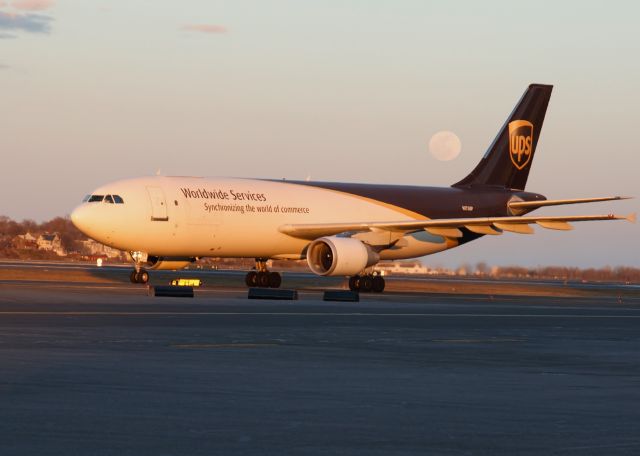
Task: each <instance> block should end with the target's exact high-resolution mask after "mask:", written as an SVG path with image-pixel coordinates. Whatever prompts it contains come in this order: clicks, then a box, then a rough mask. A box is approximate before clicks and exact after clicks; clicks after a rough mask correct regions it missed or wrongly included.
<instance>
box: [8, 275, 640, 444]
mask: <svg viewBox="0 0 640 456" xmlns="http://www.w3.org/2000/svg"><path fill="white" fill-rule="evenodd" d="M639 329H640V297H639V296H637V293H636V294H633V293H631V294H628V295H625V298H624V299H623V300H622V301H620V299H619V294H618V293H617V292H611V293H607V291H606V289H605V290H604V291H602V292H600V293H596V294H594V295H588V296H581V297H572V298H567V297H549V296H537V297H536V296H525V297H523V296H506V295H504V296H489V295H485V294H467V295H464V296H460V295H456V294H425V293H391V294H388V295H368V296H365V295H363V296H362V299H361V302H359V303H327V302H323V301H322V300H321V293H320V292H319V291H316V290H314V289H307V290H302V291H301V292H300V299H299V300H298V301H291V302H275V301H259V300H258V301H254V300H251V301H249V300H247V299H246V291H245V290H243V289H242V288H240V287H236V286H218V287H213V288H208V289H205V290H198V291H197V292H196V296H195V298H193V299H184V298H183V299H180V298H153V297H149V296H148V295H147V291H146V288H145V287H142V286H135V285H131V284H124V283H69V282H63V281H60V282H58V283H42V282H37V281H32V282H29V281H6V280H5V281H2V282H0V360H1V361H0V363H1V365H0V366H1V368H0V454H2V455H13V454H16V455H22V454H24V455H32V454H38V455H70V454H96V455H116V454H117V455H200V454H202V455H212V454H221V455H236V454H237V455H240V454H242V455H264V454H267V455H270V454H273V455H276V454H277V455H281V454H304V455H326V454H339V455H342V454H345V455H346V454H349V455H351V454H358V455H382V454H384V455H387V454H389V455H413V454H451V455H460V454H473V455H495V454H503V455H514V454H563V455H564V454H579V455H590V454H593V455H596V454H597V455H602V454H607V455H612V454H614V455H617V454H629V455H632V454H638V453H639V452H640V331H639Z"/></svg>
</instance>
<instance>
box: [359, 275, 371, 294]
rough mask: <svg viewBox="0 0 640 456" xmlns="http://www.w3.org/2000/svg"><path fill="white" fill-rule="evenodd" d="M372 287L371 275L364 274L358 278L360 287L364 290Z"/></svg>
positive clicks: (369, 289) (367, 290)
mask: <svg viewBox="0 0 640 456" xmlns="http://www.w3.org/2000/svg"><path fill="white" fill-rule="evenodd" d="M372 288H373V277H371V276H370V275H366V276H364V277H362V279H360V289H361V290H362V291H364V292H369V291H371V289H372Z"/></svg>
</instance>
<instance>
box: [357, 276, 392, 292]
mask: <svg viewBox="0 0 640 456" xmlns="http://www.w3.org/2000/svg"><path fill="white" fill-rule="evenodd" d="M384 286H385V283H384V278H383V277H382V276H381V275H380V274H364V275H354V276H351V277H349V289H350V290H351V291H363V292H365V293H368V292H370V291H373V292H375V293H382V292H383V291H384Z"/></svg>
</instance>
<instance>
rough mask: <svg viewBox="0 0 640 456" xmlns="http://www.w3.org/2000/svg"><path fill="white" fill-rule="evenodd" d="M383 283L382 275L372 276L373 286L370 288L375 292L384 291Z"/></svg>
mask: <svg viewBox="0 0 640 456" xmlns="http://www.w3.org/2000/svg"><path fill="white" fill-rule="evenodd" d="M384 285H385V283H384V278H383V277H382V276H379V275H376V276H373V286H372V288H371V289H372V290H373V291H375V292H376V293H382V292H383V291H384Z"/></svg>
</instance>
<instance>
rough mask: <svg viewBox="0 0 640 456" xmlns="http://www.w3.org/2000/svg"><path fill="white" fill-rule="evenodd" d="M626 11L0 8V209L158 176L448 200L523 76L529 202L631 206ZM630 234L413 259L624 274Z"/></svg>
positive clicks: (367, 5)
mask: <svg viewBox="0 0 640 456" xmlns="http://www.w3.org/2000/svg"><path fill="white" fill-rule="evenodd" d="M639 5H640V4H639V3H638V2H635V1H631V0H630V1H608V2H591V1H562V2H559V1H536V2H530V1H529V2H526V1H522V2H515V1H513V0H509V1H483V2H478V1H467V2H463V1H458V2H450V1H441V2H437V1H409V0H406V1H402V0H394V1H391V0H389V1H374V0H369V1H345V0H340V1H338V0H335V1H332V0H323V1H319V2H305V1H299V0H290V1H267V0H254V1H243V0H228V1H214V0H201V1H196V0H192V1H188V0H187V1H182V2H177V1H175V0H174V1H162V0H148V1H143V0H117V1H116V0H111V1H92V0H58V1H55V2H54V1H51V0H0V93H1V98H0V154H1V157H2V165H1V166H0V194H1V195H2V198H1V200H0V202H1V204H0V214H4V215H8V216H10V217H12V218H14V219H18V220H21V219H24V218H31V219H35V220H38V221H41V220H45V219H49V218H51V217H54V216H57V215H66V214H69V213H70V212H71V210H72V209H73V208H74V207H75V206H76V205H77V204H78V203H79V202H80V200H81V199H82V197H83V196H84V195H85V194H86V193H88V192H89V191H91V190H92V189H93V188H95V187H97V186H99V185H101V184H104V183H107V182H109V181H113V180H116V179H120V178H126V177H136V176H141V175H152V174H155V173H156V172H157V171H158V170H160V172H161V173H162V174H165V175H207V176H238V177H266V178H281V177H286V178H289V179H304V178H306V177H307V176H309V175H310V176H311V178H312V179H313V180H333V181H353V182H371V183H396V184H417V185H442V186H446V185H450V184H451V183H453V182H456V181H458V180H459V179H460V178H462V177H464V176H465V175H466V174H467V173H468V172H469V171H470V170H471V169H472V168H473V167H474V166H475V165H476V164H477V162H478V161H479V160H480V158H481V157H482V155H483V153H484V151H485V149H486V148H487V146H488V145H489V144H490V142H491V140H492V139H493V137H494V135H495V134H496V132H497V130H498V128H499V127H500V126H501V125H502V123H503V122H504V120H505V118H506V117H507V115H508V114H509V112H510V111H511V109H512V108H513V106H514V104H515V103H516V101H517V100H518V98H519V97H520V95H521V94H522V92H523V91H524V89H525V88H526V86H527V85H528V84H529V83H532V82H538V83H548V84H554V86H555V88H554V92H553V95H552V98H551V103H550V105H549V110H548V112H547V117H546V120H545V125H544V128H543V132H542V135H541V138H540V141H539V143H538V149H537V152H536V157H535V160H534V162H533V168H532V171H531V174H530V177H529V183H528V185H527V190H531V191H535V192H539V193H542V194H544V195H546V196H547V197H548V198H571V197H590V196H604V195H615V194H620V195H631V196H636V197H640V183H639V181H638V172H639V170H640V145H639V144H640V142H639V140H638V138H639V137H640V135H639V134H638V131H640V114H639V111H640V92H639V89H638V81H640V58H639V57H638V56H639V55H640V27H638V19H639V18H640V6H639ZM440 130H450V131H453V132H455V133H456V134H457V135H458V136H459V137H460V139H461V141H462V153H461V154H460V155H459V156H458V157H457V158H456V159H455V160H453V161H449V162H440V161H437V160H435V159H434V158H433V156H432V155H431V154H430V153H429V152H428V143H429V139H430V138H431V136H432V135H433V134H434V133H436V132H438V131H440ZM639 201H640V200H638V199H636V200H631V201H626V202H618V203H602V204H598V205H588V206H582V207H570V208H562V209H554V210H549V209H546V210H544V211H537V212H536V213H547V214H567V213H569V214H577V213H580V214H581V213H594V214H595V213H608V212H616V213H621V214H626V213H629V212H637V211H638V209H639V206H640V203H639ZM639 235H640V225H638V224H636V225H633V224H629V223H624V222H601V223H598V222H596V223H577V224H576V228H575V230H574V231H573V232H570V233H566V232H560V233H558V232H552V231H549V230H543V229H542V228H537V230H536V234H535V235H533V236H524V235H515V234H506V235H503V236H499V237H492V238H490V239H487V238H485V239H482V240H479V241H476V242H474V243H472V244H470V245H467V246H465V247H462V248H460V249H454V250H453V251H450V252H446V253H443V254H438V255H434V256H431V257H427V258H426V259H425V263H427V264H431V265H439V264H441V265H457V264H460V263H462V262H468V263H471V264H475V263H477V262H478V261H486V262H487V263H489V264H492V265H494V264H497V265H505V264H524V265H532V266H535V265H551V264H557V265H574V266H581V267H589V266H603V265H613V266H615V265H630V266H640V236H639Z"/></svg>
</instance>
